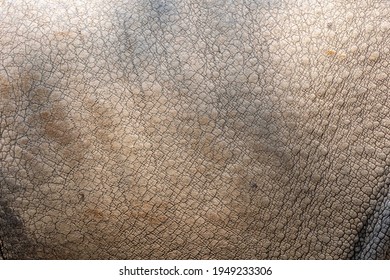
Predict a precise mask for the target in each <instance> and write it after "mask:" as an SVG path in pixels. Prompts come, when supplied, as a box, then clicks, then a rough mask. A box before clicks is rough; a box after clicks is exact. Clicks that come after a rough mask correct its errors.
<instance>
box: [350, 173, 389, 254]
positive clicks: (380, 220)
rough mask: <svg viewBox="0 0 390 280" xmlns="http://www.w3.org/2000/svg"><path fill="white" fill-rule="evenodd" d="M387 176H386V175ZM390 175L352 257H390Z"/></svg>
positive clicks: (383, 184)
mask: <svg viewBox="0 0 390 280" xmlns="http://www.w3.org/2000/svg"><path fill="white" fill-rule="evenodd" d="M385 178H386V177H385ZM389 188H390V177H389V176H387V178H386V180H385V182H382V183H381V184H380V190H379V194H378V197H379V198H378V199H377V204H376V207H375V208H374V209H373V211H372V212H371V214H370V216H369V217H368V219H367V221H366V222H365V224H364V226H363V228H362V229H361V231H360V233H359V240H358V242H357V243H356V244H355V248H354V254H353V256H352V259H371V260H375V259H388V257H389V251H390V250H389V248H390V247H389V242H390V191H389Z"/></svg>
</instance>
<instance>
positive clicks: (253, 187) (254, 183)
mask: <svg viewBox="0 0 390 280" xmlns="http://www.w3.org/2000/svg"><path fill="white" fill-rule="evenodd" d="M250 186H251V188H252V189H257V187H258V186H257V184H256V182H251V183H250Z"/></svg>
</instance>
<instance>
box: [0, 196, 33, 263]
mask: <svg viewBox="0 0 390 280" xmlns="http://www.w3.org/2000/svg"><path fill="white" fill-rule="evenodd" d="M32 256H34V245H33V244H32V243H31V242H30V241H29V238H28V237H27V234H26V232H25V227H24V225H23V222H22V221H21V219H20V217H19V216H18V215H17V214H16V213H15V212H14V211H13V210H12V209H11V208H10V207H8V206H7V204H6V203H5V202H4V201H0V258H1V259H29V258H31V257H32Z"/></svg>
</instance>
